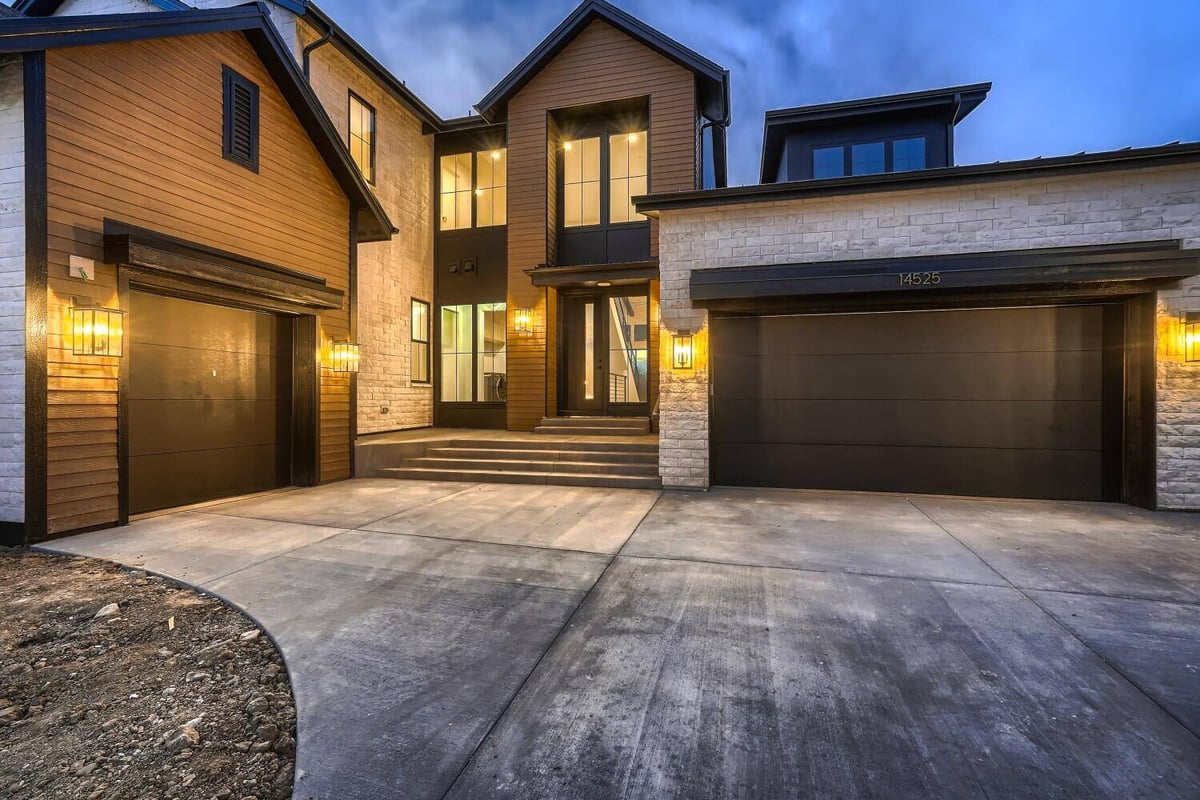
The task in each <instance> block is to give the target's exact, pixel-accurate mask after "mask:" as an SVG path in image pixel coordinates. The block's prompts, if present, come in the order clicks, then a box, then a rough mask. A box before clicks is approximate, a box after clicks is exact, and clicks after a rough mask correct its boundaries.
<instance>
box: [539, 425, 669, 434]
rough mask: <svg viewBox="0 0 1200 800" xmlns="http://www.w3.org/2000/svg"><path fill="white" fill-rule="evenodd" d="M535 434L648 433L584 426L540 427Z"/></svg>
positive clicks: (613, 427) (637, 430)
mask: <svg viewBox="0 0 1200 800" xmlns="http://www.w3.org/2000/svg"><path fill="white" fill-rule="evenodd" d="M533 432H534V433H539V434H542V435H545V436H641V435H643V434H645V433H646V431H645V430H642V429H639V428H618V427H616V426H613V425H606V426H599V427H594V428H589V427H584V426H582V425H576V426H564V425H538V426H537V427H536V428H534V429H533Z"/></svg>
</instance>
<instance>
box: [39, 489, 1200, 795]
mask: <svg viewBox="0 0 1200 800" xmlns="http://www.w3.org/2000/svg"><path fill="white" fill-rule="evenodd" d="M54 548H55V549H58V550H63V551H68V552H74V553H82V554H86V555H91V556H97V557H101V558H109V559H113V560H117V561H120V562H123V563H126V564H136V565H140V566H144V567H146V568H148V569H152V570H155V571H159V572H163V573H166V574H169V575H173V576H176V577H179V578H181V579H183V580H186V581H189V582H192V583H195V584H197V585H200V586H202V587H204V588H206V589H209V590H212V591H213V592H216V593H218V594H220V595H222V596H224V597H226V598H228V599H229V600H231V601H232V602H234V603H237V604H238V605H240V606H242V607H244V608H246V609H247V610H248V611H250V612H251V613H252V614H254V615H255V616H256V617H257V618H258V619H259V620H260V621H261V622H262V623H263V624H264V625H265V626H266V627H267V628H268V629H269V630H270V631H271V632H272V633H273V634H274V635H275V637H276V639H277V640H278V641H279V643H280V645H281V646H282V647H283V649H284V652H285V656H286V658H287V660H288V666H289V669H290V671H291V673H292V679H293V683H294V687H295V691H296V698H297V703H298V706H299V712H300V742H299V760H298V770H299V778H298V781H297V784H296V796H297V797H299V798H309V797H313V798H339V800H355V799H356V798H385V797H386V798H442V797H449V798H483V797H488V798H491V797H500V798H597V799H598V800H599V799H600V798H605V799H607V798H619V797H628V798H663V797H678V798H707V797H746V798H794V797H836V798H858V797H863V798H866V797H886V798H896V797H914V798H917V797H919V798H931V797H946V798H975V797H979V798H985V797H992V798H994V797H1004V798H1019V797H1029V798H1034V797H1036V798H1046V797H1061V798H1074V797H1081V798H1082V797H1087V798H1095V797H1112V798H1129V797H1155V798H1197V797H1200V738H1198V734H1200V518H1197V517H1194V516H1190V515H1183V514H1155V513H1150V512H1146V511H1141V510H1138V509H1132V508H1128V507H1124V506H1114V505H1100V504H1085V503H1050V502H1019V501H989V500H970V499H952V498H930V497H913V498H905V497H897V496H887V495H866V494H862V495H857V494H828V493H815V492H791V491H775V490H717V491H713V492H711V493H708V494H676V493H664V494H661V495H660V493H658V492H638V491H623V490H606V489H583V488H579V489H576V488H565V487H546V486H512V485H483V484H462V483H421V482H411V483H410V482H402V481H390V480H358V481H351V482H348V483H342V484H335V485H330V486H324V487H320V488H316V489H306V490H295V491H289V492H283V493H277V494H272V495H268V496H263V497H258V498H253V499H249V500H242V501H236V502H228V503H222V504H217V505H212V506H208V507H205V508H203V509H198V510H194V511H188V512H180V513H176V514H172V515H168V516H162V517H157V518H154V519H148V520H144V521H141V522H138V523H135V524H134V525H131V526H129V527H128V528H124V529H119V530H112V531H103V532H97V533H91V534H85V535H82V536H77V537H74V538H71V539H66V540H62V541H60V542H57V543H55V544H54Z"/></svg>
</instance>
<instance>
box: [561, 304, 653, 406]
mask: <svg viewBox="0 0 1200 800" xmlns="http://www.w3.org/2000/svg"><path fill="white" fill-rule="evenodd" d="M561 320H562V325H561V329H560V334H561V336H560V341H559V375H560V381H561V385H560V394H559V396H560V397H561V398H563V405H562V411H563V412H564V413H567V414H598V415H604V416H608V415H611V416H643V415H645V414H648V413H649V405H648V399H649V395H648V393H649V386H650V381H649V369H650V361H649V355H650V338H649V337H650V298H649V296H648V294H647V292H646V289H645V288H644V287H637V288H629V289H625V288H621V289H605V290H596V291H591V292H586V293H572V294H564V295H563V300H562V306H561Z"/></svg>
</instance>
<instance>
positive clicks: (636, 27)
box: [475, 0, 729, 124]
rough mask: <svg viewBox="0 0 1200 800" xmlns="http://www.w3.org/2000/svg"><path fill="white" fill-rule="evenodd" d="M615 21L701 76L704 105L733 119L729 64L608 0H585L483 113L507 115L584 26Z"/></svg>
mask: <svg viewBox="0 0 1200 800" xmlns="http://www.w3.org/2000/svg"><path fill="white" fill-rule="evenodd" d="M597 19H599V20H602V21H604V22H606V23H608V24H609V25H612V26H613V27H614V28H616V29H617V30H619V31H621V32H622V33H624V34H626V35H627V36H630V37H632V38H633V39H636V40H637V41H639V42H641V43H642V44H644V45H646V46H647V47H649V48H651V49H652V50H656V51H657V52H659V53H661V54H662V55H664V56H666V57H667V58H669V59H670V60H672V61H674V62H675V63H677V64H679V65H680V66H682V67H684V68H685V69H688V70H690V71H691V72H692V73H693V74H694V75H695V76H696V81H697V88H698V89H699V90H700V91H699V94H700V96H701V98H702V101H701V111H702V113H703V114H704V116H705V117H706V118H708V119H710V120H713V121H716V122H722V123H725V124H728V122H729V70H727V69H725V68H723V67H721V66H719V65H717V64H715V63H713V62H712V61H709V60H708V59H707V58H705V57H704V56H702V55H700V54H699V53H697V52H696V51H694V50H691V49H690V48H687V47H684V46H683V45H681V44H680V43H679V42H676V41H675V40H674V39H671V38H670V37H668V36H666V35H665V34H663V33H662V32H661V31H657V30H655V29H654V28H651V27H650V26H649V25H647V24H646V23H644V22H642V21H641V20H639V19H637V18H636V17H634V16H632V15H631V14H627V13H626V12H624V11H622V10H621V9H619V8H617V7H616V6H614V5H612V4H610V3H607V2H604V0H584V2H583V3H581V4H580V5H579V6H578V7H577V8H576V9H575V10H574V11H572V12H571V14H570V16H568V17H567V18H566V19H565V20H563V21H562V22H561V23H560V24H559V26H558V27H557V28H555V29H554V30H553V31H552V32H551V33H550V35H549V36H547V37H546V38H545V39H543V40H542V42H541V43H540V44H539V45H538V46H537V47H535V48H534V49H533V51H532V52H530V53H529V55H527V56H526V57H525V58H524V60H522V61H521V63H519V64H517V66H516V67H514V68H513V70H512V71H511V72H509V73H508V75H506V76H505V77H504V79H503V80H501V81H500V83H498V84H496V87H495V88H494V89H492V90H491V91H490V92H488V94H487V96H486V97H484V98H483V99H482V100H480V101H479V104H478V105H476V106H475V108H476V110H477V111H479V113H480V114H481V115H482V116H484V117H485V118H487V119H488V120H491V121H495V122H498V121H502V120H503V119H504V117H505V110H506V107H507V105H508V101H509V100H510V99H511V98H512V97H513V95H515V94H516V93H517V92H519V91H520V90H521V89H522V88H523V87H524V86H525V84H526V83H528V82H529V81H530V80H532V79H533V77H534V76H535V75H537V73H538V72H540V71H541V70H542V68H543V67H544V66H546V64H547V63H549V62H550V61H551V60H552V59H553V58H554V57H555V56H557V55H558V54H559V53H560V52H561V51H562V50H563V48H565V47H566V46H567V45H568V44H570V43H571V42H572V41H574V39H575V37H576V36H578V35H579V34H580V33H582V32H583V30H584V28H586V27H587V26H588V25H590V24H591V23H592V22H593V21H595V20H597Z"/></svg>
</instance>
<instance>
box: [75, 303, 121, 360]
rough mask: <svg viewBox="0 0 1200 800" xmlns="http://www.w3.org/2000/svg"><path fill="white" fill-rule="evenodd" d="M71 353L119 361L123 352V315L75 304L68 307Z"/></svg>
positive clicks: (106, 309) (90, 304)
mask: <svg viewBox="0 0 1200 800" xmlns="http://www.w3.org/2000/svg"><path fill="white" fill-rule="evenodd" d="M71 352H72V353H74V354H75V355H77V356H109V357H112V358H120V357H121V355H122V354H123V353H124V352H125V312H124V311H118V310H117V309H115V308H101V307H100V306H98V305H95V304H94V303H87V302H84V301H76V302H75V304H74V305H73V306H72V307H71Z"/></svg>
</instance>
